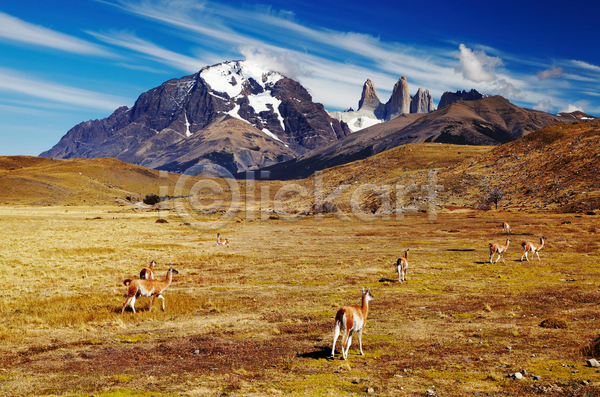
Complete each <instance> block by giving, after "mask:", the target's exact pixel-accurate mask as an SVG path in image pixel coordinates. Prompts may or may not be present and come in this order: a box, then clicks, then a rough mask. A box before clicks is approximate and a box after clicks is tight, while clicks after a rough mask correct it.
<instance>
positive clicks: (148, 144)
mask: <svg viewBox="0 0 600 397" xmlns="http://www.w3.org/2000/svg"><path fill="white" fill-rule="evenodd" d="M225 116H230V117H233V118H236V119H240V120H243V121H244V122H247V123H248V124H249V127H251V128H252V129H253V131H254V132H253V133H252V135H256V137H253V138H252V141H253V143H252V145H253V150H254V152H253V155H252V156H250V157H251V159H257V161H262V160H260V159H262V158H264V159H270V160H269V161H272V159H274V158H275V159H276V158H277V157H278V156H282V158H285V159H289V158H293V157H294V156H298V155H301V154H303V153H305V152H306V151H308V150H311V149H314V148H316V147H318V146H320V145H323V144H326V143H330V142H333V141H336V140H338V139H340V138H343V137H344V136H346V135H348V134H350V132H351V131H350V130H349V129H348V127H347V125H346V124H345V123H343V122H340V121H338V120H335V119H333V118H331V117H330V116H329V115H328V113H327V111H326V110H325V109H324V107H323V105H322V104H319V103H314V102H313V101H312V97H311V96H310V94H309V93H308V91H307V90H306V89H305V88H304V87H302V86H301V85H300V84H299V83H298V82H296V81H294V80H292V79H289V78H287V77H285V76H283V75H281V74H279V73H276V72H272V71H268V70H262V69H260V67H258V66H257V65H252V64H249V63H248V62H247V61H237V62H226V63H223V64H218V65H214V66H210V67H205V68H203V69H202V70H201V71H200V72H198V73H196V74H194V75H190V76H185V77H182V78H180V79H172V80H169V81H167V82H165V83H163V84H162V85H160V86H159V87H155V88H153V89H151V90H149V91H147V92H145V93H143V94H141V95H140V96H139V98H138V99H137V101H136V102H135V104H134V106H133V107H132V108H131V109H129V108H127V107H122V108H119V109H117V110H116V111H115V112H114V113H113V114H112V115H111V116H109V117H108V118H106V119H102V120H92V121H87V122H84V123H81V124H79V125H77V126H75V127H73V128H72V129H71V130H70V131H68V132H67V134H66V135H65V136H64V137H63V138H62V139H61V140H60V142H58V144H56V145H55V146H54V147H53V148H52V149H50V150H48V151H46V152H44V153H42V154H41V156H45V157H53V158H73V157H82V158H96V157H115V158H118V159H120V160H123V161H127V162H130V163H134V164H139V165H144V166H152V167H153V168H159V169H160V168H161V167H162V166H163V165H164V164H161V163H160V161H158V159H165V161H167V160H166V159H169V160H168V161H170V162H171V163H172V162H173V159H174V158H175V159H176V158H179V156H178V153H185V152H194V153H202V155H203V156H205V157H206V158H210V157H211V152H210V150H204V148H199V147H198V145H200V146H202V145H207V140H206V139H202V137H203V135H205V134H206V131H205V130H206V128H207V127H208V126H211V128H212V129H211V134H212V135H211V136H212V137H213V138H214V136H215V133H214V130H215V125H216V123H220V122H222V121H223V119H224V117H225ZM228 128H229V127H228ZM217 130H218V128H217ZM236 130H240V131H242V130H244V131H243V132H239V134H248V131H245V130H246V129H240V128H237V127H236V128H231V129H230V130H228V133H229V134H235V133H236ZM225 135H226V134H223V136H225ZM192 137H194V139H192ZM217 137H218V136H217ZM260 137H262V140H261V139H258V138H260ZM223 139H225V138H223ZM227 139H230V140H231V135H230V136H229V137H228V138H227ZM234 141H240V142H242V141H243V140H242V139H241V138H240V139H237V138H236V139H234ZM211 142H212V143H211V145H214V146H215V147H226V146H227V145H215V143H214V142H215V139H211ZM260 142H265V144H264V145H263V144H261V143H260ZM267 142H268V144H267ZM277 145H279V146H280V147H281V148H280V150H275V152H277V153H275V154H274V148H275V147H276V146H277ZM219 150H220V149H219ZM172 151H176V153H171V152H172ZM236 153H237V152H236ZM212 157H213V158H219V156H212ZM250 157H249V158H250ZM252 161H254V160H252ZM252 161H249V162H243V161H242V162H239V163H237V164H238V165H239V166H241V167H246V168H247V169H251V168H253V167H254V168H255V167H259V166H262V165H263V164H259V163H253V162H252ZM234 171H239V167H238V169H235V170H234Z"/></svg>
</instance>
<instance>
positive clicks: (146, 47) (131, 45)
mask: <svg viewBox="0 0 600 397" xmlns="http://www.w3.org/2000/svg"><path fill="white" fill-rule="evenodd" d="M89 34H91V35H93V36H94V37H96V38H97V39H98V40H102V41H104V42H106V43H109V44H112V45H116V46H119V47H123V48H127V49H130V50H133V51H135V52H138V53H141V54H144V55H146V56H149V57H151V58H152V59H154V60H155V61H158V62H161V63H163V64H166V65H169V66H172V67H175V68H176V69H180V70H184V71H186V72H192V73H194V72H197V71H199V70H200V69H202V68H203V67H204V66H206V61H204V60H201V59H198V58H194V57H189V56H186V55H182V54H178V53H176V52H173V51H170V50H167V49H164V48H161V47H159V46H158V45H156V44H154V43H151V42H149V41H146V40H142V39H140V38H137V37H135V36H134V35H132V34H129V33H127V32H118V33H117V32H112V33H110V34H103V33H95V32H89Z"/></svg>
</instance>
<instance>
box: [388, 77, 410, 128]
mask: <svg viewBox="0 0 600 397" xmlns="http://www.w3.org/2000/svg"><path fill="white" fill-rule="evenodd" d="M406 113H410V94H409V92H408V83H407V82H406V77H404V76H402V77H400V79H398V81H397V82H396V84H395V85H394V90H393V91H392V96H391V97H390V99H389V101H388V102H387V103H386V104H385V120H391V119H395V118H396V117H398V116H400V115H401V114H406Z"/></svg>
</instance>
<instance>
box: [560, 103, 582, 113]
mask: <svg viewBox="0 0 600 397" xmlns="http://www.w3.org/2000/svg"><path fill="white" fill-rule="evenodd" d="M576 111H580V112H584V111H583V107H581V106H579V105H574V104H572V103H569V104H568V105H567V107H565V108H563V109H562V110H561V111H560V112H561V113H572V112H576ZM584 113H585V112H584Z"/></svg>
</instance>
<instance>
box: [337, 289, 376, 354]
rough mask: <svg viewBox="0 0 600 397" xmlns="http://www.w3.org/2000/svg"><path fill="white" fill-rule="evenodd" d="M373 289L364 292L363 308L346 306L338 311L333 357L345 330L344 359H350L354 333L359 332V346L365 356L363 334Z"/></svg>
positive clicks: (343, 340)
mask: <svg viewBox="0 0 600 397" xmlns="http://www.w3.org/2000/svg"><path fill="white" fill-rule="evenodd" d="M370 291H371V288H369V289H368V290H366V291H365V289H364V288H363V290H362V306H361V307H358V306H344V307H342V308H341V309H340V310H338V312H337V314H336V315H335V329H334V335H333V347H332V348H331V357H332V358H333V357H335V343H336V342H337V339H338V336H340V332H341V331H342V330H343V332H344V336H343V337H342V359H343V360H346V359H347V358H348V350H350V344H351V343H352V333H353V332H358V345H359V347H360V354H361V355H364V353H363V348H362V332H363V328H364V327H365V324H366V322H367V315H368V314H369V302H370V301H372V300H373V299H375V298H373V295H371V292H370Z"/></svg>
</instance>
